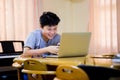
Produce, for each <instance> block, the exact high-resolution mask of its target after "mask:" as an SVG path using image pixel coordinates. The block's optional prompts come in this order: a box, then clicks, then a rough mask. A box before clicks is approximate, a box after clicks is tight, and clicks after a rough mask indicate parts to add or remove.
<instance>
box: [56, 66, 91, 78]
mask: <svg viewBox="0 0 120 80" xmlns="http://www.w3.org/2000/svg"><path fill="white" fill-rule="evenodd" d="M56 77H57V78H58V79H60V80H89V77H88V75H87V73H86V72H85V71H84V70H82V69H80V68H78V67H77V66H72V65H60V66H58V67H57V70H56Z"/></svg>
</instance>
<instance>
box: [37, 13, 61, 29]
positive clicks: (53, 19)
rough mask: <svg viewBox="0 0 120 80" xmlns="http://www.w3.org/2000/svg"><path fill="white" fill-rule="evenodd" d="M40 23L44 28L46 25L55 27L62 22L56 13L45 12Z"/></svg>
mask: <svg viewBox="0 0 120 80" xmlns="http://www.w3.org/2000/svg"><path fill="white" fill-rule="evenodd" d="M39 22H40V24H41V27H42V28H43V27H44V26H46V25H48V26H55V25H58V23H59V22H60V18H59V17H58V16H57V15H56V14H55V13H52V12H43V14H42V15H41V16H40V19H39Z"/></svg>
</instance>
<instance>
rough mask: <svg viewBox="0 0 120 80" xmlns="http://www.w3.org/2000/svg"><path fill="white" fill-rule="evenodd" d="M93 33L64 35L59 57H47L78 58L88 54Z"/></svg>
mask: <svg viewBox="0 0 120 80" xmlns="http://www.w3.org/2000/svg"><path fill="white" fill-rule="evenodd" d="M90 38H91V32H76V33H75V32H74V33H62V35H61V40H60V46H59V51H58V55H50V56H47V57H61V58H62V57H76V56H86V55H87V54H88V49H89V43H90Z"/></svg>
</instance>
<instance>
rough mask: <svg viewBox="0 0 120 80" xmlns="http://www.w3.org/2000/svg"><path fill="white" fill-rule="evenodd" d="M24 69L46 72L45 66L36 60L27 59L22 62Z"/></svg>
mask: <svg viewBox="0 0 120 80" xmlns="http://www.w3.org/2000/svg"><path fill="white" fill-rule="evenodd" d="M24 69H26V70H37V71H47V67H46V65H45V64H43V63H41V62H40V61H38V60H36V59H28V60H26V61H24Z"/></svg>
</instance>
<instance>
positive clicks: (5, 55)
mask: <svg viewBox="0 0 120 80" xmlns="http://www.w3.org/2000/svg"><path fill="white" fill-rule="evenodd" d="M23 47H24V41H21V40H5V41H0V59H1V60H3V59H4V61H6V62H4V61H3V64H1V65H4V66H2V67H0V72H2V73H3V72H10V71H15V70H17V72H18V75H17V76H18V80H19V78H20V77H19V76H20V74H19V70H18V69H17V68H16V67H14V66H11V64H12V62H13V58H15V56H19V55H20V54H22V53H23ZM1 63H2V62H1ZM8 64H9V65H8ZM9 75H11V74H9ZM6 76H7V75H6Z"/></svg>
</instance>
